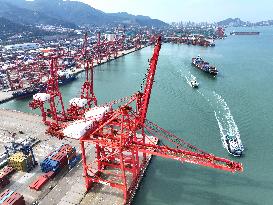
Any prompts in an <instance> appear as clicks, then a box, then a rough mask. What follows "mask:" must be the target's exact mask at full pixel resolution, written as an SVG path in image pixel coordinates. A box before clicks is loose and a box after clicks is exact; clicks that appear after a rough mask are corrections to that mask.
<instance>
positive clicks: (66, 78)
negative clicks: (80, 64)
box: [58, 73, 77, 85]
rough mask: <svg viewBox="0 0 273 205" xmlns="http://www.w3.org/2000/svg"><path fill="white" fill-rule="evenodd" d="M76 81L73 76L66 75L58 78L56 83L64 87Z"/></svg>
mask: <svg viewBox="0 0 273 205" xmlns="http://www.w3.org/2000/svg"><path fill="white" fill-rule="evenodd" d="M76 79H77V76H76V75H75V74H70V73H67V74H65V75H62V76H59V79H58V82H59V85H65V84H67V83H70V82H72V81H74V80H76Z"/></svg>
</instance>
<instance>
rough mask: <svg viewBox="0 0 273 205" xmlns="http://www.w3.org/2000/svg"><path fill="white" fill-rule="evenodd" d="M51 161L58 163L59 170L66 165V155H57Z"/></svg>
mask: <svg viewBox="0 0 273 205" xmlns="http://www.w3.org/2000/svg"><path fill="white" fill-rule="evenodd" d="M51 159H52V160H54V161H58V162H59V163H60V167H61V168H63V167H64V166H66V165H67V155H66V154H65V153H58V154H56V155H55V156H54V157H52V158H51Z"/></svg>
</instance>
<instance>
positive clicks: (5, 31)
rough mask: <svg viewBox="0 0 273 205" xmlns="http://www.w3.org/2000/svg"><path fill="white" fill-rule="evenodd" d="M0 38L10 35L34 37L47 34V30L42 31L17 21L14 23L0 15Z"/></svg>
mask: <svg viewBox="0 0 273 205" xmlns="http://www.w3.org/2000/svg"><path fill="white" fill-rule="evenodd" d="M0 30H1V32H0V39H1V40H7V38H9V37H12V36H17V37H18V36H21V37H24V38H25V37H26V36H27V37H29V38H31V37H35V36H40V35H48V32H46V31H42V30H40V29H38V28H36V27H33V26H26V25H22V24H18V23H14V22H12V21H10V20H8V19H6V18H3V17H0Z"/></svg>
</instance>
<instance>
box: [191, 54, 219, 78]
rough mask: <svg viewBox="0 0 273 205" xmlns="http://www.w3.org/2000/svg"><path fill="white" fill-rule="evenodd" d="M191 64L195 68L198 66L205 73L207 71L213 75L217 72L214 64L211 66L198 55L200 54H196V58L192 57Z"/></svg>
mask: <svg viewBox="0 0 273 205" xmlns="http://www.w3.org/2000/svg"><path fill="white" fill-rule="evenodd" d="M192 64H193V65H194V66H195V67H196V68H198V69H200V70H202V71H204V72H206V73H209V74H211V75H213V76H214V77H215V76H216V75H217V74H218V70H217V69H216V68H215V66H212V65H210V64H209V63H208V62H206V61H204V60H203V59H202V58H201V57H200V55H198V56H197V57H196V58H192Z"/></svg>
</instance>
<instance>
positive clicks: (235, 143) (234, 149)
mask: <svg viewBox="0 0 273 205" xmlns="http://www.w3.org/2000/svg"><path fill="white" fill-rule="evenodd" d="M221 140H222V143H223V146H224V148H225V149H226V150H227V151H228V152H229V153H230V154H232V155H233V156H235V157H240V156H242V154H243V151H244V148H243V145H242V143H241V140H240V138H238V137H237V136H236V135H230V134H226V135H224V136H223V137H222V138H221Z"/></svg>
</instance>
